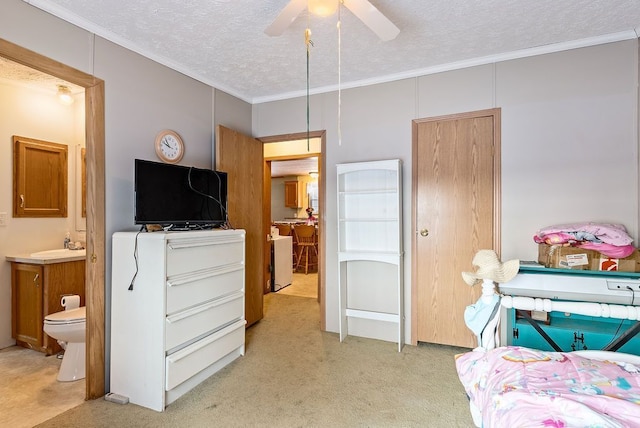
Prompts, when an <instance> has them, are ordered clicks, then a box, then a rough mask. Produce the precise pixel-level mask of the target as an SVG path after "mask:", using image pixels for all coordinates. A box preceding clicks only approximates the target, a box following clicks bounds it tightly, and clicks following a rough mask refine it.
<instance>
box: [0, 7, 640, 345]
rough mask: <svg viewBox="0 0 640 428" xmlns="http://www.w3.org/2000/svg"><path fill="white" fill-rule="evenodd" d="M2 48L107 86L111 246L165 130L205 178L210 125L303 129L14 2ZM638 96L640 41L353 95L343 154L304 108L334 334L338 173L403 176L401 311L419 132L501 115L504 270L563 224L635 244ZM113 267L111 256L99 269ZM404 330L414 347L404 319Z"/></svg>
mask: <svg viewBox="0 0 640 428" xmlns="http://www.w3.org/2000/svg"><path fill="white" fill-rule="evenodd" d="M34 28H37V29H38V31H34V30H33V29H34ZM0 37H1V38H4V39H6V40H9V41H11V42H13V43H16V44H18V45H21V46H23V47H25V48H28V49H31V50H34V51H36V52H38V53H41V54H43V55H46V56H48V57H50V58H52V59H55V60H57V61H60V62H62V63H65V64H67V65H69V66H72V67H75V68H77V69H79V70H81V71H84V72H86V73H90V74H94V75H95V76H97V77H99V78H101V79H103V80H105V82H106V84H105V91H106V175H107V182H106V198H107V201H106V202H107V212H106V222H107V231H106V232H107V238H108V237H109V236H110V235H111V234H112V233H113V232H115V231H118V230H134V229H135V226H134V225H133V211H132V210H133V183H132V178H133V177H132V172H133V171H132V162H133V159H135V158H136V157H139V158H146V159H154V157H155V155H154V151H153V139H154V137H155V135H156V133H157V132H158V131H159V130H161V129H164V128H171V129H174V130H176V131H177V132H178V133H180V134H181V135H182V136H183V138H184V139H185V143H186V145H187V152H186V155H185V159H184V160H183V162H182V163H183V164H192V165H194V166H202V167H206V166H212V165H213V161H211V163H210V162H208V161H207V160H208V159H212V158H213V150H212V141H213V132H214V127H215V125H217V124H223V125H225V126H228V127H231V128H234V129H237V130H239V131H242V132H245V133H248V134H253V135H254V136H257V137H262V136H269V135H280V134H287V133H297V132H304V131H305V130H306V129H307V126H306V100H305V99H304V98H297V99H290V100H284V101H274V102H268V103H262V104H256V105H253V106H250V105H248V104H247V103H245V102H243V101H240V100H237V99H235V98H234V97H231V96H229V95H227V94H225V93H223V92H220V91H217V90H214V89H213V88H210V87H208V86H206V85H204V84H202V83H199V82H196V81H194V80H193V79H191V78H188V77H186V76H184V75H181V74H180V73H178V72H175V71H172V70H170V69H168V68H167V67H164V66H161V65H158V64H156V63H154V62H153V61H150V60H148V59H145V58H143V57H141V56H140V55H137V54H134V53H132V52H130V51H128V50H126V49H124V48H121V47H119V46H116V45H114V44H112V43H111V42H108V41H106V40H103V39H101V38H99V37H96V36H94V35H93V34H91V33H89V32H86V31H84V30H82V29H79V28H77V27H74V26H72V25H70V24H68V23H66V22H64V21H61V20H59V19H57V18H55V17H52V16H50V15H48V14H46V13H44V12H42V11H40V10H39V9H36V8H33V7H31V6H30V5H28V4H26V3H24V2H22V1H20V0H4V1H3V5H2V13H1V14H0ZM637 87H638V42H637V40H632V41H624V42H617V43H612V44H607V45H601V46H595V47H588V48H581V49H576V50H572V51H566V52H560V53H553V54H547V55H540V56H536V57H531V58H524V59H518V60H512V61H505V62H500V63H496V64H491V65H484V66H478V67H473V68H468V69H463V70H457V71H450V72H444V73H439V74H433V75H428V76H422V77H419V78H412V79H406V80H401V81H396V82H392V83H386V84H380V85H374V86H369V87H362V88H356V89H349V90H344V91H342V114H341V131H342V141H341V143H339V142H338V139H337V136H338V129H337V124H338V121H337V101H338V95H337V93H335V92H333V93H327V94H321V95H314V96H312V97H311V118H310V119H311V124H310V128H311V129H312V130H322V129H325V130H326V131H327V146H326V152H325V153H324V156H325V162H326V177H325V178H326V189H327V191H326V192H327V193H326V207H325V212H326V229H325V230H326V231H327V234H326V244H327V246H326V254H325V259H326V262H327V275H326V281H327V302H326V303H327V305H326V307H327V314H326V315H327V327H328V329H329V330H331V331H337V329H338V316H337V315H338V308H337V290H336V284H337V277H336V266H337V260H336V251H337V247H336V235H335V234H334V233H332V231H335V230H336V216H335V214H334V213H335V212H336V192H335V188H336V174H335V165H336V164H337V163H342V162H352V161H365V160H374V159H387V158H399V159H401V160H402V161H403V163H404V174H403V179H404V183H405V186H404V195H403V196H404V223H405V232H404V235H405V236H404V241H405V254H406V257H405V260H406V262H405V282H406V284H407V286H406V293H405V294H406V299H405V307H406V308H407V309H408V308H410V299H409V296H410V294H411V287H410V286H409V285H410V283H411V269H410V265H411V251H410V250H411V248H410V243H411V231H410V224H411V223H410V220H411V185H410V183H411V121H412V120H413V119H416V118H424V117H430V116H436V115H443V114H450V113H457V112H465V111H471V110H478V109H485V108H493V107H500V108H501V109H502V207H503V212H502V250H503V257H504V258H515V257H518V258H522V259H533V258H535V251H536V247H535V245H534V244H533V243H532V239H531V237H532V235H533V234H534V233H535V231H536V230H537V229H538V228H540V227H543V226H547V225H550V224H554V223H559V222H566V221H582V220H585V221H610V222H618V223H622V224H624V225H625V226H626V227H627V228H628V229H629V231H630V233H631V235H632V237H634V238H635V239H636V244H637V238H638V222H639V220H638V93H637ZM2 210H4V209H2ZM107 242H108V248H107V254H109V252H110V241H109V240H108V241H107ZM110 266H111V263H110V257H109V258H108V260H107V270H109V269H110ZM107 275H108V278H107V279H108V281H107V288H108V290H107V296H108V295H109V290H110V288H109V287H110V284H109V279H110V273H109V272H107ZM1 286H2V287H6V286H7V284H1ZM106 309H107V314H108V309H109V308H108V307H107V308H106ZM407 315H410V312H409V311H407ZM406 323H407V337H410V329H409V327H410V324H411V319H410V316H407V320H406ZM107 327H108V326H107ZM107 334H108V330H107Z"/></svg>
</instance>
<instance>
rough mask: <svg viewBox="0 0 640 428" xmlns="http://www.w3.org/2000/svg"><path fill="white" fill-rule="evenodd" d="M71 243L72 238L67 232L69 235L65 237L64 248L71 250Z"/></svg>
mask: <svg viewBox="0 0 640 428" xmlns="http://www.w3.org/2000/svg"><path fill="white" fill-rule="evenodd" d="M70 242H71V236H70V235H69V232H67V234H66V235H65V237H64V248H69V243H70Z"/></svg>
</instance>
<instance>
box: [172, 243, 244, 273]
mask: <svg viewBox="0 0 640 428" xmlns="http://www.w3.org/2000/svg"><path fill="white" fill-rule="evenodd" d="M243 260H244V241H243V237H242V236H237V235H223V236H214V237H207V238H183V239H170V240H169V241H168V242H167V277H171V276H174V275H181V274H184V273H187V272H196V271H200V270H204V269H209V268H213V267H217V266H224V265H229V264H234V263H242V262H243Z"/></svg>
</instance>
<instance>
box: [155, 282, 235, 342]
mask: <svg viewBox="0 0 640 428" xmlns="http://www.w3.org/2000/svg"><path fill="white" fill-rule="evenodd" d="M243 313H244V301H243V294H242V293H241V292H238V293H235V294H232V295H230V296H226V297H223V298H222V299H218V300H213V301H210V302H207V303H204V304H202V305H199V306H195V307H193V308H190V309H187V310H185V311H182V312H178V313H176V314H174V315H171V316H168V317H167V318H166V321H165V322H166V330H165V349H166V350H167V351H168V350H170V349H173V348H175V347H177V346H180V345H181V344H183V343H185V342H188V341H190V340H192V339H194V338H196V337H198V336H200V335H203V334H205V333H207V332H208V331H212V330H216V329H218V328H219V327H220V326H223V325H225V324H228V323H230V322H232V321H234V320H238V319H243Z"/></svg>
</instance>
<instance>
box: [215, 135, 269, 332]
mask: <svg viewBox="0 0 640 428" xmlns="http://www.w3.org/2000/svg"><path fill="white" fill-rule="evenodd" d="M216 169H217V170H220V171H224V172H226V173H227V174H228V175H227V179H228V191H227V193H228V197H227V205H228V208H227V211H228V213H229V221H230V223H231V226H232V227H233V228H234V229H244V230H245V231H246V249H245V270H246V273H245V318H246V320H247V326H249V325H251V324H253V323H255V322H257V321H259V320H260V319H262V316H263V311H262V298H263V287H264V283H265V279H266V278H265V275H264V272H265V266H264V257H263V255H264V243H265V241H266V239H267V237H266V234H265V233H263V232H264V231H263V229H264V221H263V218H262V215H263V210H262V196H263V180H264V177H263V147H262V143H261V142H260V141H258V140H256V139H254V138H251V137H249V136H247V135H244V134H241V133H239V132H237V131H234V130H232V129H229V128H225V127H224V126H220V125H219V126H218V127H217V128H216Z"/></svg>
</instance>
